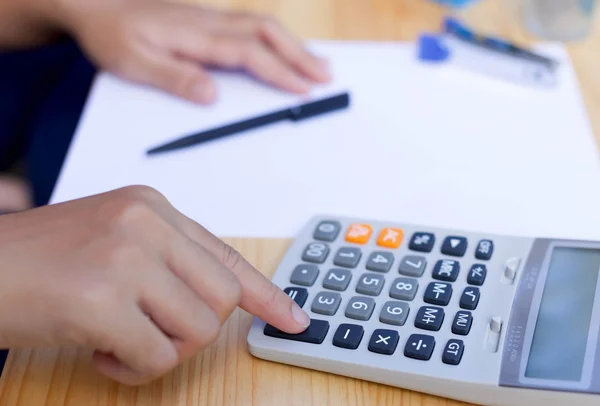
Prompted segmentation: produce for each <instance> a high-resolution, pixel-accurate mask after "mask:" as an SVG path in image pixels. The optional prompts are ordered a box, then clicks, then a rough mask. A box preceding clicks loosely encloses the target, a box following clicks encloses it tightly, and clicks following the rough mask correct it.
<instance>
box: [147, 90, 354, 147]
mask: <svg viewBox="0 0 600 406" xmlns="http://www.w3.org/2000/svg"><path fill="white" fill-rule="evenodd" d="M349 104H350V96H349V94H348V93H341V94H338V95H335V96H331V97H327V98H325V99H321V100H315V101H311V102H308V103H305V104H301V105H298V106H293V107H288V108H285V109H283V110H280V111H275V112H273V113H268V114H265V115H262V116H258V117H253V118H249V119H246V120H242V121H238V122H236V123H233V124H228V125H226V126H223V127H217V128H212V129H210V130H206V131H202V132H199V133H196V134H192V135H188V136H186V137H183V138H179V139H177V140H174V141H171V142H168V143H166V144H163V145H160V146H158V147H154V148H152V149H150V150H148V151H147V154H148V155H155V154H159V153H161V152H167V151H173V150H176V149H181V148H187V147H190V146H192V145H198V144H201V143H203V142H207V141H211V140H215V139H218V138H222V137H226V136H229V135H232V134H236V133H240V132H242V131H247V130H251V129H253V128H257V127H263V126H265V125H268V124H273V123H275V122H278V121H284V120H292V121H299V120H304V119H306V118H310V117H313V116H317V115H321V114H325V113H328V112H331V111H335V110H340V109H343V108H346V107H348V105H349Z"/></svg>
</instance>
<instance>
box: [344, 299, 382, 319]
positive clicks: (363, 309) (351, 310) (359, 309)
mask: <svg viewBox="0 0 600 406" xmlns="http://www.w3.org/2000/svg"><path fill="white" fill-rule="evenodd" d="M374 308H375V299H373V298H372V297H367V296H354V297H353V298H352V299H350V301H349V302H348V305H347V306H346V317H348V318H350V319H355V320H363V321H367V320H369V319H370V318H371V315H372V314H373V309H374Z"/></svg>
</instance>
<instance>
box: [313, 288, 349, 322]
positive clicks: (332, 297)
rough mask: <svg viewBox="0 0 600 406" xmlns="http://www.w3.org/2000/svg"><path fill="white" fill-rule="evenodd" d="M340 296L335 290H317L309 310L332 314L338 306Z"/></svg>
mask: <svg viewBox="0 0 600 406" xmlns="http://www.w3.org/2000/svg"><path fill="white" fill-rule="evenodd" d="M341 301H342V296H341V295H340V294H339V293H337V292H319V293H318V294H317V296H315V298H314V299H313V302H312V306H311V308H310V310H311V311H312V312H313V313H318V314H324V315H326V316H333V315H334V314H335V312H337V309H338V307H340V302H341Z"/></svg>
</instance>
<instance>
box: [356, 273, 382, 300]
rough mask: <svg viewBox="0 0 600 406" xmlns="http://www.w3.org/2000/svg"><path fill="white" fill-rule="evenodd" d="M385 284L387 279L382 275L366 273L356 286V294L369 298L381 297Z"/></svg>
mask: <svg viewBox="0 0 600 406" xmlns="http://www.w3.org/2000/svg"><path fill="white" fill-rule="evenodd" d="M384 284H385V278H384V277H383V275H381V274H375V273H366V274H363V276H361V277H360V279H359V280H358V283H357V284H356V293H360V294H362V295H369V296H379V294H380V293H381V290H382V289H383V285H384Z"/></svg>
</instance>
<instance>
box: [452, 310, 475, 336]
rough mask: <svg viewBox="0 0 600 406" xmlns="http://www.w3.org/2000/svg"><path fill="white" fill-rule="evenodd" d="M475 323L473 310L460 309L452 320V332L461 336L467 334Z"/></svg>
mask: <svg viewBox="0 0 600 406" xmlns="http://www.w3.org/2000/svg"><path fill="white" fill-rule="evenodd" d="M472 324H473V315H472V314H471V312H468V311H465V310H459V311H458V312H456V316H454V320H453V321H452V332H453V333H454V334H459V335H461V336H466V335H467V334H469V331H471V325H472Z"/></svg>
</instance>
